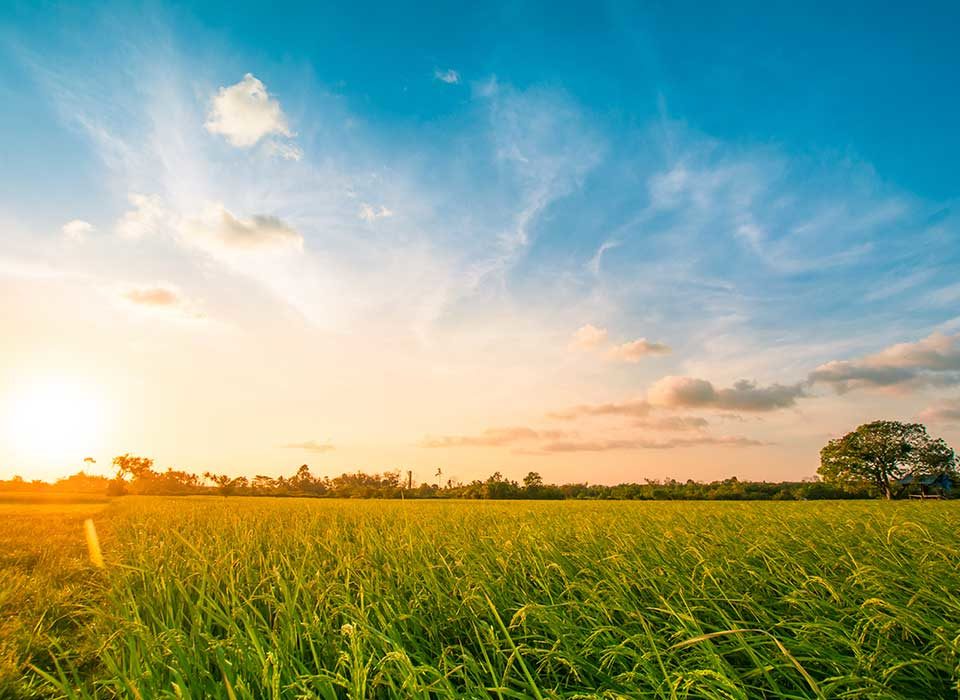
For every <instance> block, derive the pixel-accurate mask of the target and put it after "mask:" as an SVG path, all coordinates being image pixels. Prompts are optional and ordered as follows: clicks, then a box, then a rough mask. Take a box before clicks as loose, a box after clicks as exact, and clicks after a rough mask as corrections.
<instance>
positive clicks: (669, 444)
mask: <svg viewBox="0 0 960 700" xmlns="http://www.w3.org/2000/svg"><path fill="white" fill-rule="evenodd" d="M765 444H767V443H764V442H761V441H759V440H752V439H750V438H746V437H742V436H720V437H711V436H708V435H704V436H698V437H692V438H671V439H669V440H653V439H646V438H627V439H613V440H572V441H556V442H550V443H547V444H545V445H543V446H542V447H540V448H539V451H540V452H542V453H546V454H550V453H557V452H609V451H611V450H673V449H680V448H685V447H702V446H710V445H712V446H717V447H760V446H762V445H765Z"/></svg>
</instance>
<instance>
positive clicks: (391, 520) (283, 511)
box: [0, 497, 960, 699]
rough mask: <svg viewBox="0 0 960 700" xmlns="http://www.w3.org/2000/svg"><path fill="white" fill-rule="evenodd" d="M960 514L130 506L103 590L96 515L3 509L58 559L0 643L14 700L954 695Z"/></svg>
mask: <svg viewBox="0 0 960 700" xmlns="http://www.w3.org/2000/svg"><path fill="white" fill-rule="evenodd" d="M958 505H960V504H956V503H951V502H945V503H904V502H901V503H881V502H857V503H849V502H847V503H838V502H815V503H813V502H810V503H664V502H644V503H636V502H588V503H582V502H559V503H542V502H541V503H536V502H523V503H521V502H425V501H415V502H392V501H391V502H377V501H359V502H358V501H316V500H300V499H276V500H274V499H266V498H260V499H243V498H229V499H221V498H212V497H206V498H194V499H174V498H167V499H164V498H124V499H121V500H119V501H117V502H116V503H114V504H112V505H111V506H109V507H108V508H107V509H106V510H103V511H101V512H99V513H98V514H96V515H95V520H96V522H97V526H98V529H99V530H100V533H101V541H102V543H103V546H104V554H105V557H106V560H107V568H106V569H105V570H102V571H101V570H97V569H93V568H92V567H90V566H89V565H86V564H84V559H83V557H84V552H85V550H84V544H83V539H82V537H83V535H82V527H81V523H82V518H81V517H80V515H83V513H79V512H78V513H68V514H63V513H58V512H56V511H53V510H50V511H48V512H47V513H46V514H44V513H34V514H32V515H29V516H24V515H22V514H21V515H15V514H14V515H10V514H9V513H7V512H5V511H3V510H0V519H2V521H3V522H2V523H0V524H2V525H3V526H4V529H3V532H4V533H5V534H4V535H3V537H4V538H5V540H9V538H10V530H9V527H8V526H7V523H8V519H9V518H17V517H21V518H23V517H30V518H35V519H36V522H37V528H38V529H39V530H40V531H42V532H43V533H44V535H43V536H44V537H49V538H50V539H51V541H53V542H55V543H57V544H56V545H55V546H54V547H53V548H52V549H50V550H49V551H47V550H45V552H46V553H44V554H42V555H41V558H40V559H39V560H30V559H29V557H28V558H26V559H18V558H17V557H16V556H13V555H9V553H8V558H7V559H4V560H3V561H4V568H3V573H4V576H5V579H6V577H7V576H11V575H12V576H14V577H15V578H16V577H17V576H19V577H20V578H19V579H17V580H19V581H20V588H18V589H17V591H19V592H15V593H14V594H13V600H14V601H15V600H16V599H17V598H18V597H20V598H23V597H24V596H29V595H35V596H37V597H36V598H35V600H36V607H30V608H29V609H26V608H24V607H22V606H21V607H20V608H19V611H20V612H18V608H17V607H16V605H13V606H12V605H11V599H10V597H9V596H7V598H5V599H4V602H3V603H2V605H3V608H2V610H3V614H4V616H5V620H6V621H5V622H4V624H5V625H10V624H14V625H15V626H16V625H17V624H18V621H19V623H21V627H22V626H23V625H26V627H30V626H31V625H33V624H35V622H36V618H37V616H38V615H40V616H42V620H41V626H40V629H41V633H42V639H43V641H42V642H38V641H37V640H36V639H29V638H28V637H29V635H27V636H24V633H23V631H22V629H21V631H20V632H18V633H16V634H15V635H13V636H12V637H10V639H11V640H12V641H9V642H7V641H5V642H4V646H3V649H4V654H5V656H4V659H5V660H4V664H6V665H5V666H4V667H3V669H4V673H5V679H6V680H5V682H6V683H7V685H6V686H4V687H3V688H5V689H6V693H7V694H8V695H12V696H30V695H31V694H41V695H47V696H51V695H52V696H67V697H82V698H88V697H100V698H108V697H140V698H144V699H149V698H163V697H171V698H173V697H184V698H206V697H216V698H297V697H321V698H335V697H353V698H365V697H377V698H379V697H384V698H386V697H398V698H401V697H402V698H407V697H494V698H521V697H523V698H527V697H534V698H535V697H544V698H549V697H610V698H613V697H629V698H634V697H644V696H646V697H665V698H668V697H696V698H704V697H707V698H756V697H777V698H808V697H830V698H860V697H869V698H879V697H911V698H920V697H958V679H960V670H958V658H960V657H958V653H960V565H958V561H960V534H958V533H960V507H958ZM36 507H37V508H53V506H36ZM73 507H75V508H82V507H81V506H73ZM83 507H85V508H88V509H89V508H94V506H83ZM0 508H2V506H0ZM9 508H11V509H19V510H21V511H22V510H23V509H26V508H29V507H28V506H12V507H9ZM46 519H49V522H47V520H46ZM43 523H47V524H43ZM5 545H6V547H7V549H10V548H11V546H12V547H13V548H14V549H16V548H18V547H19V548H20V549H22V550H24V551H29V550H30V548H31V547H32V546H33V542H32V541H30V539H29V538H28V540H24V541H18V542H13V543H12V545H11V543H10V542H9V541H7V542H6V543H5ZM10 556H13V558H9V557H10ZM56 561H60V562H62V563H63V564H62V566H60V567H56V566H54V567H53V568H50V565H51V564H53V563H54V562H56ZM41 584H44V586H46V588H47V589H49V590H48V592H47V593H46V594H39V593H37V592H36V591H38V590H41V589H43V588H44V586H42V585H41ZM31 589H32V590H34V593H33V594H31V593H29V590H31ZM23 599H25V598H23ZM45 606H48V607H49V610H50V612H47V611H46V610H44V609H42V608H44V607H45ZM11 612H12V613H13V617H12V620H13V622H12V623H11V622H10V620H9V619H8V618H9V617H10V615H11ZM52 619H57V620H59V622H58V623H57V624H58V625H59V626H56V625H55V626H54V627H53V628H52V629H51V628H50V625H51V620H52ZM4 629H5V630H7V629H8V628H7V627H4ZM5 640H6V634H5ZM12 669H15V670H16V671H17V674H16V675H17V678H16V679H15V680H14V679H13V676H12V675H11V670H12ZM3 692H4V690H3V689H0V695H2V694H3Z"/></svg>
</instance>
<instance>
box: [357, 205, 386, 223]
mask: <svg viewBox="0 0 960 700" xmlns="http://www.w3.org/2000/svg"><path fill="white" fill-rule="evenodd" d="M359 216H360V218H361V219H363V220H364V221H367V222H374V221H376V220H377V219H386V218H389V217H391V216H393V212H392V211H391V210H390V209H387V208H386V207H385V206H382V205H381V206H379V207H375V206H373V205H372V204H367V203H366V202H364V203H363V204H362V205H360V214H359Z"/></svg>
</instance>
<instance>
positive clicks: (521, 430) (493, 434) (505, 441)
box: [420, 427, 567, 447]
mask: <svg viewBox="0 0 960 700" xmlns="http://www.w3.org/2000/svg"><path fill="white" fill-rule="evenodd" d="M566 434H567V433H565V432H564V431H559V430H545V431H544V430H534V429H532V428H526V427H510V428H488V429H487V430H484V431H483V432H482V433H480V434H479V435H444V436H440V437H426V438H424V439H423V440H421V442H420V447H502V446H504V445H512V444H514V443H517V442H528V441H531V440H540V439H556V438H560V437H563V436H565V435H566Z"/></svg>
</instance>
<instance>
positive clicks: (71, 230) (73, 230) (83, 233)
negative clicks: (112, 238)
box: [61, 219, 94, 243]
mask: <svg viewBox="0 0 960 700" xmlns="http://www.w3.org/2000/svg"><path fill="white" fill-rule="evenodd" d="M61 230H62V231H63V235H64V236H65V237H66V238H67V239H68V240H71V241H74V242H75V243H79V242H80V241H83V240H84V239H85V238H86V237H87V235H88V234H90V233H93V231H94V227H93V224H91V223H90V222H88V221H83V220H82V219H74V220H73V221H68V222H67V223H65V224H64V225H63V228H62V229H61Z"/></svg>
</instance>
